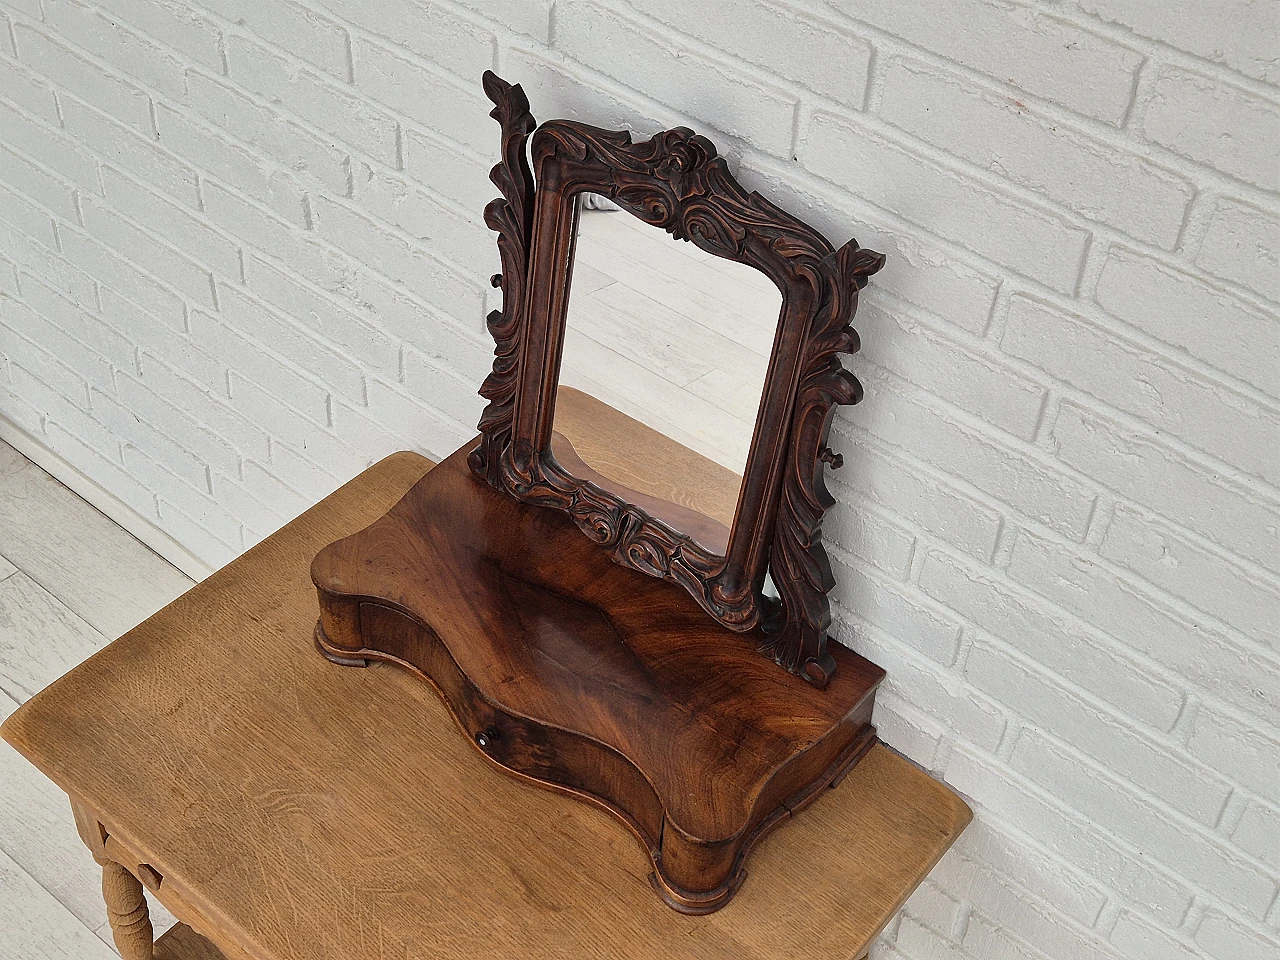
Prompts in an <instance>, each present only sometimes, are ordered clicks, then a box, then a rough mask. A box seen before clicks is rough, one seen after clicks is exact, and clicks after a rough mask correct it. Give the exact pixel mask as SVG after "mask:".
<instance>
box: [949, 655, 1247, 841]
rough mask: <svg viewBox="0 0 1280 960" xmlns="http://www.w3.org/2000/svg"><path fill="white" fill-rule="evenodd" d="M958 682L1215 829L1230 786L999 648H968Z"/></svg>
mask: <svg viewBox="0 0 1280 960" xmlns="http://www.w3.org/2000/svg"><path fill="white" fill-rule="evenodd" d="M964 675H965V677H966V679H968V680H969V681H970V682H972V683H973V684H974V685H975V686H976V687H977V688H978V689H980V690H982V691H984V692H985V693H987V694H988V695H989V696H991V697H992V698H993V699H995V700H996V701H998V702H1000V703H1003V704H1005V705H1006V706H1008V707H1010V708H1011V710H1012V712H1014V713H1016V714H1017V715H1018V716H1020V717H1023V718H1025V719H1027V720H1029V721H1030V722H1031V723H1032V724H1034V725H1035V727H1036V729H1037V730H1040V731H1043V732H1045V733H1049V734H1052V735H1053V736H1055V737H1057V738H1058V739H1059V740H1061V741H1063V742H1065V743H1069V744H1071V745H1072V746H1073V747H1074V748H1075V749H1077V750H1080V751H1083V752H1085V753H1087V754H1088V755H1089V756H1090V757H1092V758H1093V759H1095V760H1097V761H1098V762H1100V763H1102V764H1104V765H1106V766H1107V767H1108V768H1109V769H1110V771H1111V772H1112V773H1113V774H1115V775H1116V776H1120V777H1124V778H1126V779H1127V780H1129V781H1130V782H1131V783H1133V784H1135V785H1136V786H1138V787H1140V788H1142V789H1145V790H1149V791H1150V792H1151V793H1152V794H1153V795H1154V796H1157V797H1159V798H1160V799H1161V800H1163V801H1164V802H1165V803H1167V804H1169V805H1170V806H1171V807H1173V808H1175V809H1177V810H1180V811H1181V812H1182V813H1185V814H1186V815H1187V816H1189V817H1191V818H1193V819H1195V820H1198V821H1199V822H1200V823H1202V824H1204V825H1205V826H1208V827H1212V826H1214V825H1215V824H1216V823H1217V822H1218V815H1219V814H1220V813H1221V812H1222V808H1223V806H1224V804H1225V803H1226V801H1227V797H1228V795H1230V793H1231V786H1230V785H1229V784H1228V783H1227V782H1226V781H1224V780H1223V779H1222V778H1220V777H1218V776H1216V775H1215V774H1214V773H1213V770H1212V768H1209V767H1205V766H1201V765H1199V764H1195V763H1189V762H1187V761H1186V760H1183V759H1181V758H1180V757H1179V756H1178V755H1177V753H1176V752H1175V750H1176V749H1177V748H1176V747H1175V745H1173V744H1170V743H1160V742H1158V741H1155V740H1153V739H1151V738H1149V737H1146V736H1138V735H1135V734H1133V733H1131V732H1130V730H1129V728H1128V726H1127V725H1126V724H1125V722H1124V720H1123V719H1121V717H1120V716H1118V715H1117V714H1116V713H1113V712H1112V711H1111V710H1108V709H1104V708H1101V707H1100V706H1099V705H1098V704H1095V703H1090V702H1089V701H1088V700H1086V699H1084V698H1082V697H1081V696H1079V695H1078V694H1076V693H1075V692H1074V691H1072V690H1069V689H1067V688H1065V687H1063V686H1062V685H1060V684H1059V683H1057V682H1055V681H1054V680H1053V678H1051V677H1049V676H1048V675H1046V674H1044V673H1042V672H1041V671H1039V670H1036V669H1035V668H1034V667H1032V666H1030V665H1029V664H1028V663H1026V662H1025V661H1022V660H1020V659H1019V658H1017V656H1016V655H1014V654H1013V653H1011V652H1010V650H1009V649H1008V648H1007V647H1005V646H1003V645H999V646H997V645H995V644H988V643H981V642H978V643H975V644H974V646H973V647H972V648H971V649H970V650H969V656H968V658H967V659H966V661H965V671H964Z"/></svg>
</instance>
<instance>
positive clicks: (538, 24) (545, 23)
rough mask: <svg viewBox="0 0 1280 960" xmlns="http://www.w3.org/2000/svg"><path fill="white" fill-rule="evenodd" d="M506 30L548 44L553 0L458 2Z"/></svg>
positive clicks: (459, 0) (475, 0) (465, 0)
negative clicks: (514, 31)
mask: <svg viewBox="0 0 1280 960" xmlns="http://www.w3.org/2000/svg"><path fill="white" fill-rule="evenodd" d="M457 2H458V3H459V4H460V5H461V6H464V7H467V8H469V9H471V10H474V11H475V12H476V13H477V14H479V15H481V16H483V17H486V18H488V19H490V20H492V21H494V22H495V23H498V24H501V25H502V27H503V29H505V30H516V31H519V32H521V33H525V34H528V35H529V36H531V37H533V38H534V39H536V40H538V41H540V42H542V43H546V42H547V41H548V40H549V39H550V36H551V8H552V6H553V5H554V3H553V0H457Z"/></svg>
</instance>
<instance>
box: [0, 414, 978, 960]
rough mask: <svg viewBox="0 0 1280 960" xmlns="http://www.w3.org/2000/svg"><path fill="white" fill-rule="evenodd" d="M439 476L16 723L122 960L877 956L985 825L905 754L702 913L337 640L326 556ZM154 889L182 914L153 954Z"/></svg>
mask: <svg viewBox="0 0 1280 960" xmlns="http://www.w3.org/2000/svg"><path fill="white" fill-rule="evenodd" d="M596 426H599V424H596ZM557 429H569V430H572V425H569V426H568V427H564V426H561V424H560V423H559V422H558V424H557ZM677 453H678V451H677ZM686 453H687V452H686ZM688 455H689V456H696V455H693V454H688ZM430 467H431V464H430V462H429V461H427V460H425V459H423V458H422V457H419V456H417V455H415V454H410V453H399V454H395V455H393V456H391V457H388V458H387V459H385V460H383V461H381V462H380V463H378V464H376V465H375V466H373V467H371V468H369V469H368V470H366V471H365V472H364V473H363V474H361V475H360V476H358V477H357V478H356V479H354V480H352V481H351V482H350V483H348V484H346V485H345V486H343V487H342V488H341V489H339V490H337V491H336V492H335V493H333V494H332V495H331V496H329V497H327V498H326V499H325V500H323V501H321V502H320V503H319V504H318V505H316V506H315V507H313V508H312V509H310V510H308V511H307V512H306V513H304V514H303V515H302V516H300V517H298V518H297V519H296V520H294V521H292V522H291V523H289V524H287V525H286V526H285V527H283V528H282V529H281V530H279V531H278V532H277V533H275V534H274V535H272V536H270V537H268V538H267V539H266V540H264V541H263V542H262V543H260V544H258V545H257V546H256V547H254V548H253V549H252V550H250V551H248V552H247V553H246V554H245V555H244V556H242V557H240V558H239V559H237V560H235V561H234V562H232V563H230V564H228V565H227V566H226V567H224V568H223V569H222V570H220V571H218V572H217V573H215V574H214V575H213V576H211V577H209V578H208V579H207V580H205V581H204V582H202V583H200V584H199V585H197V586H196V587H194V588H193V589H192V590H190V591H189V592H188V593H187V594H185V595H184V596H182V597H180V598H179V599H177V600H175V601H174V602H173V603H171V604H170V605H169V606H167V607H166V608H164V609H163V610H161V611H160V612H159V613H157V614H156V615H155V616H153V617H151V618H150V619H149V620H147V621H146V622H144V623H142V624H141V625H139V626H138V627H136V628H135V629H133V630H131V631H130V632H129V633H127V634H126V635H125V636H123V637H121V638H120V639H119V640H117V641H115V642H114V643H112V644H110V645H109V646H107V647H106V648H105V649H103V650H102V651H100V652H99V653H98V654H96V655H95V656H94V657H92V658H91V659H90V660H88V661H86V662H85V663H83V664H81V665H80V666H79V667H77V668H75V669H74V670H72V671H71V672H70V673H68V674H67V675H66V676H64V677H62V678H61V679H59V680H57V681H56V682H55V683H53V684H52V685H51V686H49V687H48V688H47V689H45V690H44V691H42V692H41V693H39V694H37V695H36V696H35V697H33V698H32V699H31V700H30V701H28V702H27V703H26V704H25V705H24V706H22V707H21V708H20V709H19V710H17V711H16V712H15V713H14V714H13V715H12V717H11V718H10V719H9V720H8V721H7V722H6V723H5V725H4V727H3V730H2V731H0V732H2V733H3V736H4V738H5V739H6V740H8V741H9V742H10V743H11V744H13V746H14V747H16V748H17V749H18V750H19V751H20V752H21V753H22V754H23V755H25V756H26V757H27V758H28V759H29V760H31V762H32V763H34V764H35V765H36V766H37V767H38V768H39V769H40V770H42V771H43V772H44V773H45V774H46V775H47V776H49V777H50V778H51V779H52V780H53V781H54V782H55V783H57V784H58V786H59V787H61V788H62V789H63V790H65V791H66V792H67V794H68V795H69V796H70V798H71V803H72V808H73V812H74V816H75V818H76V823H77V826H78V828H79V831H80V834H81V836H82V837H83V839H84V840H85V842H86V844H87V845H88V846H89V849H90V852H91V853H92V855H93V857H94V859H95V860H97V862H98V863H99V864H100V865H101V866H102V870H103V892H104V897H105V899H106V901H107V907H108V914H109V917H110V919H111V926H112V931H113V934H114V936H115V940H116V944H117V946H118V948H119V949H120V952H121V954H122V955H123V956H124V957H125V960H151V958H152V957H154V958H156V960H216V958H226V960H375V958H377V960H384V958H395V960H416V958H424V960H425V958H428V957H429V958H433V960H445V958H458V960H464V958H465V960H471V958H474V957H476V956H483V955H492V956H496V957H503V958H513V960H548V958H590V957H608V958H645V960H650V958H654V957H679V958H690V960H694V958H696V960H730V958H732V960H766V958H767V960H788V958H796V960H799V958H804V960H849V958H850V957H860V956H862V955H863V953H864V952H865V951H866V950H867V949H868V947H869V945H870V943H871V941H872V940H873V938H874V937H875V936H876V935H877V934H878V933H879V932H880V930H881V929H883V927H884V926H885V924H886V923H887V922H888V921H889V920H890V919H891V918H892V917H893V915H894V913H895V912H896V911H897V909H898V908H899V907H900V906H901V905H902V903H903V902H904V901H905V900H906V898H907V896H908V895H909V894H910V893H911V892H912V890H914V889H915V887H916V886H917V885H918V884H919V883H920V881H921V880H922V879H923V878H924V877H925V875H926V874H927V873H928V871H929V870H930V869H931V868H932V867H933V865H934V864H935V863H936V862H937V860H938V859H939V857H941V856H942V854H943V853H944V852H945V851H946V849H947V848H948V847H949V846H950V845H951V843H952V842H953V841H954V840H955V838H956V837H957V836H958V835H959V833H960V831H961V830H963V829H964V827H965V825H966V824H967V823H968V822H969V820H970V817H971V813H970V811H969V808H968V807H967V806H966V805H965V804H964V802H963V801H962V800H960V798H958V797H957V796H956V795H955V794H954V793H952V792H951V791H950V790H948V789H947V788H946V787H945V786H943V785H942V784H939V783H937V782H936V781H934V780H933V779H931V778H930V777H929V776H928V775H926V774H925V773H923V772H921V771H920V770H918V769H917V768H915V767H914V766H912V764H910V763H909V762H908V761H906V760H905V759H903V758H901V757H899V756H898V755H896V754H895V753H893V752H892V751H891V750H889V749H888V748H886V747H884V746H881V745H877V746H876V747H874V748H873V749H872V751H871V752H870V754H868V756H867V757H866V758H865V759H864V760H863V761H862V762H861V763H860V764H859V765H858V766H856V767H855V768H854V769H853V771H852V772H851V773H850V774H849V775H848V777H846V778H845V780H844V781H843V782H842V783H841V784H840V785H839V786H838V787H836V788H834V789H831V790H828V791H826V792H825V795H824V796H823V797H822V798H821V799H820V800H818V801H817V802H815V803H814V804H813V805H812V806H810V807H809V808H808V809H807V810H805V811H804V812H803V813H801V814H799V815H798V816H797V817H796V818H795V819H793V820H791V821H789V822H787V823H786V824H784V825H783V826H782V827H781V828H779V829H778V830H777V831H775V832H774V833H773V834H771V835H770V836H768V837H767V838H766V839H765V840H764V841H762V843H761V844H760V846H759V848H758V849H757V850H756V852H755V853H754V854H753V859H752V862H751V864H750V876H748V878H747V880H746V882H745V884H744V886H743V888H742V891H741V892H740V893H739V894H738V896H737V898H736V899H735V900H733V901H732V902H731V903H730V904H729V905H728V906H727V907H726V908H725V909H723V910H721V911H720V912H718V913H715V914H712V915H711V916H707V917H688V916H682V915H680V914H678V913H675V912H674V911H672V910H670V909H669V908H667V907H666V906H664V905H663V904H662V903H661V902H660V901H659V900H658V899H657V898H656V897H655V896H654V894H653V891H652V889H651V888H650V886H649V881H648V874H649V870H650V867H649V864H648V860H647V858H646V856H645V855H644V853H643V852H642V850H641V848H640V847H639V845H638V844H637V843H636V841H635V839H634V838H633V837H632V835H631V834H630V833H629V832H628V831H627V830H626V829H625V828H624V827H623V826H622V825H621V824H620V823H619V822H617V821H616V820H614V819H613V818H612V817H611V816H609V815H608V814H606V813H605V812H603V811H601V810H599V809H597V808H595V807H593V806H591V805H589V804H586V803H582V802H579V801H577V800H574V799H572V798H568V797H565V796H562V795H559V794H554V793H551V792H549V791H545V790H541V789H538V788H536V787H534V786H531V785H530V784H527V783H523V782H519V781H517V780H515V779H513V778H512V777H511V776H509V775H507V774H505V773H503V772H501V771H499V770H498V769H495V768H494V767H493V766H492V765H491V764H490V763H489V761H487V760H486V759H485V758H484V757H483V756H482V755H481V754H480V753H479V752H478V751H477V750H476V748H475V747H474V745H472V744H471V743H470V742H469V740H468V739H467V738H466V737H465V736H463V735H462V734H460V732H459V731H458V729H457V728H456V727H455V726H454V724H453V722H452V720H451V718H450V716H449V714H448V712H447V710H446V709H445V707H444V706H443V705H442V703H441V702H440V700H439V699H438V698H437V696H436V695H435V693H434V692H433V691H432V690H431V689H430V688H429V687H427V686H426V685H425V684H424V683H423V682H422V681H421V680H420V679H417V678H416V677H414V676H413V675H411V674H409V673H407V672H405V671H402V670H400V669H397V668H396V667H393V666H390V665H387V664H378V663H375V664H373V665H371V666H370V667H369V668H368V669H366V670H352V669H343V668H340V667H336V666H334V665H332V664H330V663H328V662H327V661H325V660H324V659H322V658H321V657H320V656H319V655H318V654H317V653H316V652H315V650H314V648H313V647H312V628H313V626H314V624H315V618H316V594H315V590H314V588H313V586H312V584H311V582H310V579H309V576H308V570H309V566H310V563H311V559H312V557H313V556H315V554H316V552H317V551H318V550H319V549H320V548H321V547H323V546H324V545H325V544H327V543H329V542H331V541H333V540H334V539H336V538H338V537H340V536H345V535H347V534H349V533H352V532H354V531H356V530H358V529H360V528H362V527H364V526H365V525H367V524H368V523H370V522H372V521H373V520H375V519H376V518H377V517H379V516H380V515H381V514H383V513H384V512H385V511H386V510H387V509H388V508H389V507H390V506H391V505H392V504H393V503H394V502H395V501H396V500H397V499H398V498H399V497H400V496H401V495H403V494H404V493H405V492H406V491H407V490H408V489H409V487H410V486H412V484H413V483H414V482H415V481H416V480H418V479H419V478H420V477H421V476H422V475H423V474H424V473H425V471H427V470H428V469H430ZM566 864H570V865H571V867H569V868H566ZM144 887H145V888H146V889H149V890H151V891H152V892H153V893H154V895H155V896H156V898H157V899H158V900H159V901H160V902H161V903H163V904H164V905H165V906H166V907H167V908H168V909H169V910H170V911H171V912H172V913H173V914H174V915H175V916H176V917H178V918H179V919H180V920H181V921H183V922H182V923H180V924H179V925H178V926H177V927H175V928H174V929H173V930H172V931H170V932H169V933H168V934H167V935H165V936H164V937H162V938H161V939H160V941H159V942H157V943H156V944H155V945H154V947H153V945H152V931H151V925H150V922H149V920H148V919H147V913H146V901H145V898H144V896H143V888H144ZM206 938H207V939H206Z"/></svg>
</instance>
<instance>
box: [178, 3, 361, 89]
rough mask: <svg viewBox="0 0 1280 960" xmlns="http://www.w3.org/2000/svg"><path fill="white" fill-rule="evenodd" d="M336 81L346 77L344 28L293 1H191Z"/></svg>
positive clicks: (348, 65)
mask: <svg viewBox="0 0 1280 960" xmlns="http://www.w3.org/2000/svg"><path fill="white" fill-rule="evenodd" d="M193 2H195V3H198V4H199V5H200V6H202V7H204V8H206V9H208V10H212V11H213V12H214V13H216V14H218V15H219V16H222V17H225V18H226V19H228V20H230V21H231V22H232V23H235V24H237V25H239V26H243V27H245V28H246V29H248V30H251V31H252V32H253V33H255V34H257V35H258V36H260V37H262V38H263V39H265V40H268V41H270V42H271V43H274V44H275V45H276V46H278V47H282V48H284V49H285V50H290V51H293V52H294V53H295V55H296V56H298V57H300V58H301V59H303V60H306V61H307V62H308V63H310V64H313V65H314V66H317V67H319V68H320V69H321V70H323V71H325V72H326V73H329V74H332V75H333V76H335V77H337V78H338V79H339V80H346V79H348V77H349V76H350V61H349V60H348V57H347V31H346V30H344V29H343V28H342V27H341V26H340V25H339V24H337V23H335V22H334V21H333V20H331V19H329V18H328V17H326V16H323V15H321V14H319V13H317V12H316V11H314V10H309V9H307V8H306V7H304V6H302V5H301V4H298V3H294V2H293V0H272V2H271V3H260V2H258V0H193Z"/></svg>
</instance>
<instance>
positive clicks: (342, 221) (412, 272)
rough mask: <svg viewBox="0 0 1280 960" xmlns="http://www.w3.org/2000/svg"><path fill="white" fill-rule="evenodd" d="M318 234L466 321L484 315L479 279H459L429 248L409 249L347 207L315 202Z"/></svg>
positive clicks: (325, 200)
mask: <svg viewBox="0 0 1280 960" xmlns="http://www.w3.org/2000/svg"><path fill="white" fill-rule="evenodd" d="M315 199H316V202H315V207H314V210H315V215H316V222H317V230H318V232H319V233H320V235H321V236H323V237H324V238H325V239H326V240H328V241H329V242H331V243H333V244H334V245H335V246H337V247H340V248H341V249H343V250H345V251H347V252H348V253H349V254H350V255H351V256H353V257H355V258H356V259H357V260H358V261H360V262H362V263H373V264H377V265H378V269H379V271H380V272H381V273H383V274H385V275H386V276H387V277H389V278H390V279H391V280H394V281H395V282H397V283H402V284H404V285H405V286H406V287H408V288H409V290H411V291H412V292H413V293H414V294H416V295H418V296H420V297H422V298H423V299H425V300H427V301H428V302H429V303H434V304H437V305H439V306H440V307H442V308H444V309H445V310H448V311H449V312H450V313H451V314H452V315H453V316H455V317H458V318H459V319H460V320H463V321H465V320H466V319H467V318H468V317H475V318H477V319H478V318H479V317H480V315H481V314H482V313H483V311H484V300H483V289H482V288H481V286H480V284H481V282H482V281H481V280H480V279H479V277H478V276H477V277H475V278H468V277H464V276H461V275H460V274H458V273H456V272H455V271H454V270H452V269H450V268H449V267H447V266H445V265H444V263H442V262H441V261H440V260H437V259H436V258H435V257H434V256H433V255H431V254H429V253H427V249H428V248H427V247H426V246H425V245H419V244H416V243H410V242H409V241H407V240H405V239H404V238H402V237H401V236H400V235H399V234H396V233H391V232H389V231H387V230H386V229H385V228H382V227H381V226H380V225H379V224H378V223H376V222H375V221H373V220H371V219H369V218H368V217H366V216H364V215H362V214H359V213H356V212H355V211H353V210H352V209H351V208H350V207H348V206H347V205H346V204H342V203H338V202H337V201H334V200H330V199H329V198H328V197H316V198H315Z"/></svg>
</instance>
